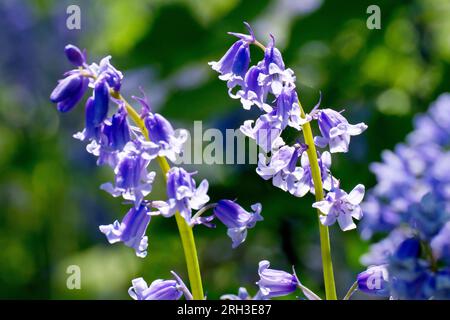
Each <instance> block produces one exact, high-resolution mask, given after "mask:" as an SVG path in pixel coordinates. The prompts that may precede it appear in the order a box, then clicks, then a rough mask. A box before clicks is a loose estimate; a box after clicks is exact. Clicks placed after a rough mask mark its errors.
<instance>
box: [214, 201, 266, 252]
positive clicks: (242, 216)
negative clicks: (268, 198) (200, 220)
mask: <svg viewBox="0 0 450 320" xmlns="http://www.w3.org/2000/svg"><path fill="white" fill-rule="evenodd" d="M251 208H252V210H253V212H248V211H246V210H245V209H244V208H242V207H241V206H240V205H239V204H237V203H236V202H235V201H232V200H226V199H225V200H220V201H218V202H217V205H216V206H215V207H214V215H215V217H216V218H217V219H219V220H220V221H221V222H222V223H223V224H224V225H225V226H226V227H227V228H228V232H227V234H228V236H229V237H230V238H231V240H232V241H233V244H232V247H233V248H236V247H237V246H239V245H240V244H241V243H243V242H244V241H245V239H246V237H247V229H249V228H253V227H254V226H255V224H256V222H258V221H262V220H263V217H262V216H261V209H262V207H261V204H260V203H255V204H254V205H252V206H251Z"/></svg>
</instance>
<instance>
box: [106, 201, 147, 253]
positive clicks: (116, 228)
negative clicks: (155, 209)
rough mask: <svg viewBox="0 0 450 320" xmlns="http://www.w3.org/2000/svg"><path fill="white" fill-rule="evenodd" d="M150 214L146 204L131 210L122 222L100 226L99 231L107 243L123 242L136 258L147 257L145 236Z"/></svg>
mask: <svg viewBox="0 0 450 320" xmlns="http://www.w3.org/2000/svg"><path fill="white" fill-rule="evenodd" d="M150 218H151V216H150V212H149V210H148V208H147V205H146V204H141V205H140V206H139V207H138V208H135V207H133V208H131V209H130V210H129V211H128V213H127V214H126V215H125V217H124V218H123V219H122V222H119V221H117V220H116V221H114V223H113V224H109V225H101V226H100V227H99V229H100V231H101V232H102V233H104V234H105V235H106V238H107V239H108V242H109V243H116V242H123V243H124V244H125V245H126V246H128V247H130V248H133V249H134V250H135V251H136V255H137V256H138V257H141V258H144V257H145V256H146V255H147V246H148V238H147V236H146V235H145V233H146V231H147V226H148V224H149V223H150Z"/></svg>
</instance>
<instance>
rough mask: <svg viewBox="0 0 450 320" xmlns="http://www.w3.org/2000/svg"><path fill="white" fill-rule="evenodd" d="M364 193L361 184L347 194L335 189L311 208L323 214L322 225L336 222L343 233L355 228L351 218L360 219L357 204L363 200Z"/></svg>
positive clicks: (360, 211) (360, 212)
mask: <svg viewBox="0 0 450 320" xmlns="http://www.w3.org/2000/svg"><path fill="white" fill-rule="evenodd" d="M364 191H365V188H364V186H363V185H362V184H358V185H357V186H356V187H355V188H354V189H353V190H352V191H351V192H350V193H349V194H347V192H345V191H344V190H342V189H340V188H339V187H336V188H333V189H331V191H330V192H328V193H327V195H326V197H325V199H324V200H322V201H318V202H315V203H314V204H313V205H312V206H313V208H317V209H319V210H320V212H322V213H323V215H321V216H320V221H321V222H322V224H323V225H325V226H330V225H332V224H334V223H335V222H336V220H337V221H338V223H339V226H340V227H341V229H342V230H343V231H348V230H352V229H355V228H356V225H355V223H354V222H353V218H355V219H357V220H360V219H361V218H362V214H363V213H362V210H361V207H360V205H359V204H360V203H361V201H362V200H363V198H364Z"/></svg>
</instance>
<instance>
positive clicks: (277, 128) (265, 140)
mask: <svg viewBox="0 0 450 320" xmlns="http://www.w3.org/2000/svg"><path fill="white" fill-rule="evenodd" d="M254 122H255V121H253V120H246V121H244V124H243V125H241V127H240V130H241V132H242V133H243V134H244V135H246V136H247V137H249V138H251V139H253V140H255V141H256V144H257V145H258V146H260V147H261V148H262V149H263V150H264V152H269V151H271V150H272V149H275V148H277V147H279V146H280V145H281V144H284V143H283V140H282V139H281V137H280V136H281V133H282V131H283V130H282V129H281V122H280V121H278V119H276V118H274V117H272V116H271V115H269V114H263V115H262V116H260V117H259V118H258V119H256V123H255V125H253V123H254Z"/></svg>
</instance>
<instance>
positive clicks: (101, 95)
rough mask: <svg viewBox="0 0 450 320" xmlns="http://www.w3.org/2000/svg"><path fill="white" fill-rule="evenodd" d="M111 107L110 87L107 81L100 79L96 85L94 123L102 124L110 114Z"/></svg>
mask: <svg viewBox="0 0 450 320" xmlns="http://www.w3.org/2000/svg"><path fill="white" fill-rule="evenodd" d="M108 108H109V87H108V85H107V84H106V81H98V82H97V83H96V84H95V87H94V112H93V119H92V121H93V123H94V125H96V126H98V125H100V124H101V123H102V122H103V120H105V119H106V117H107V115H108Z"/></svg>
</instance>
